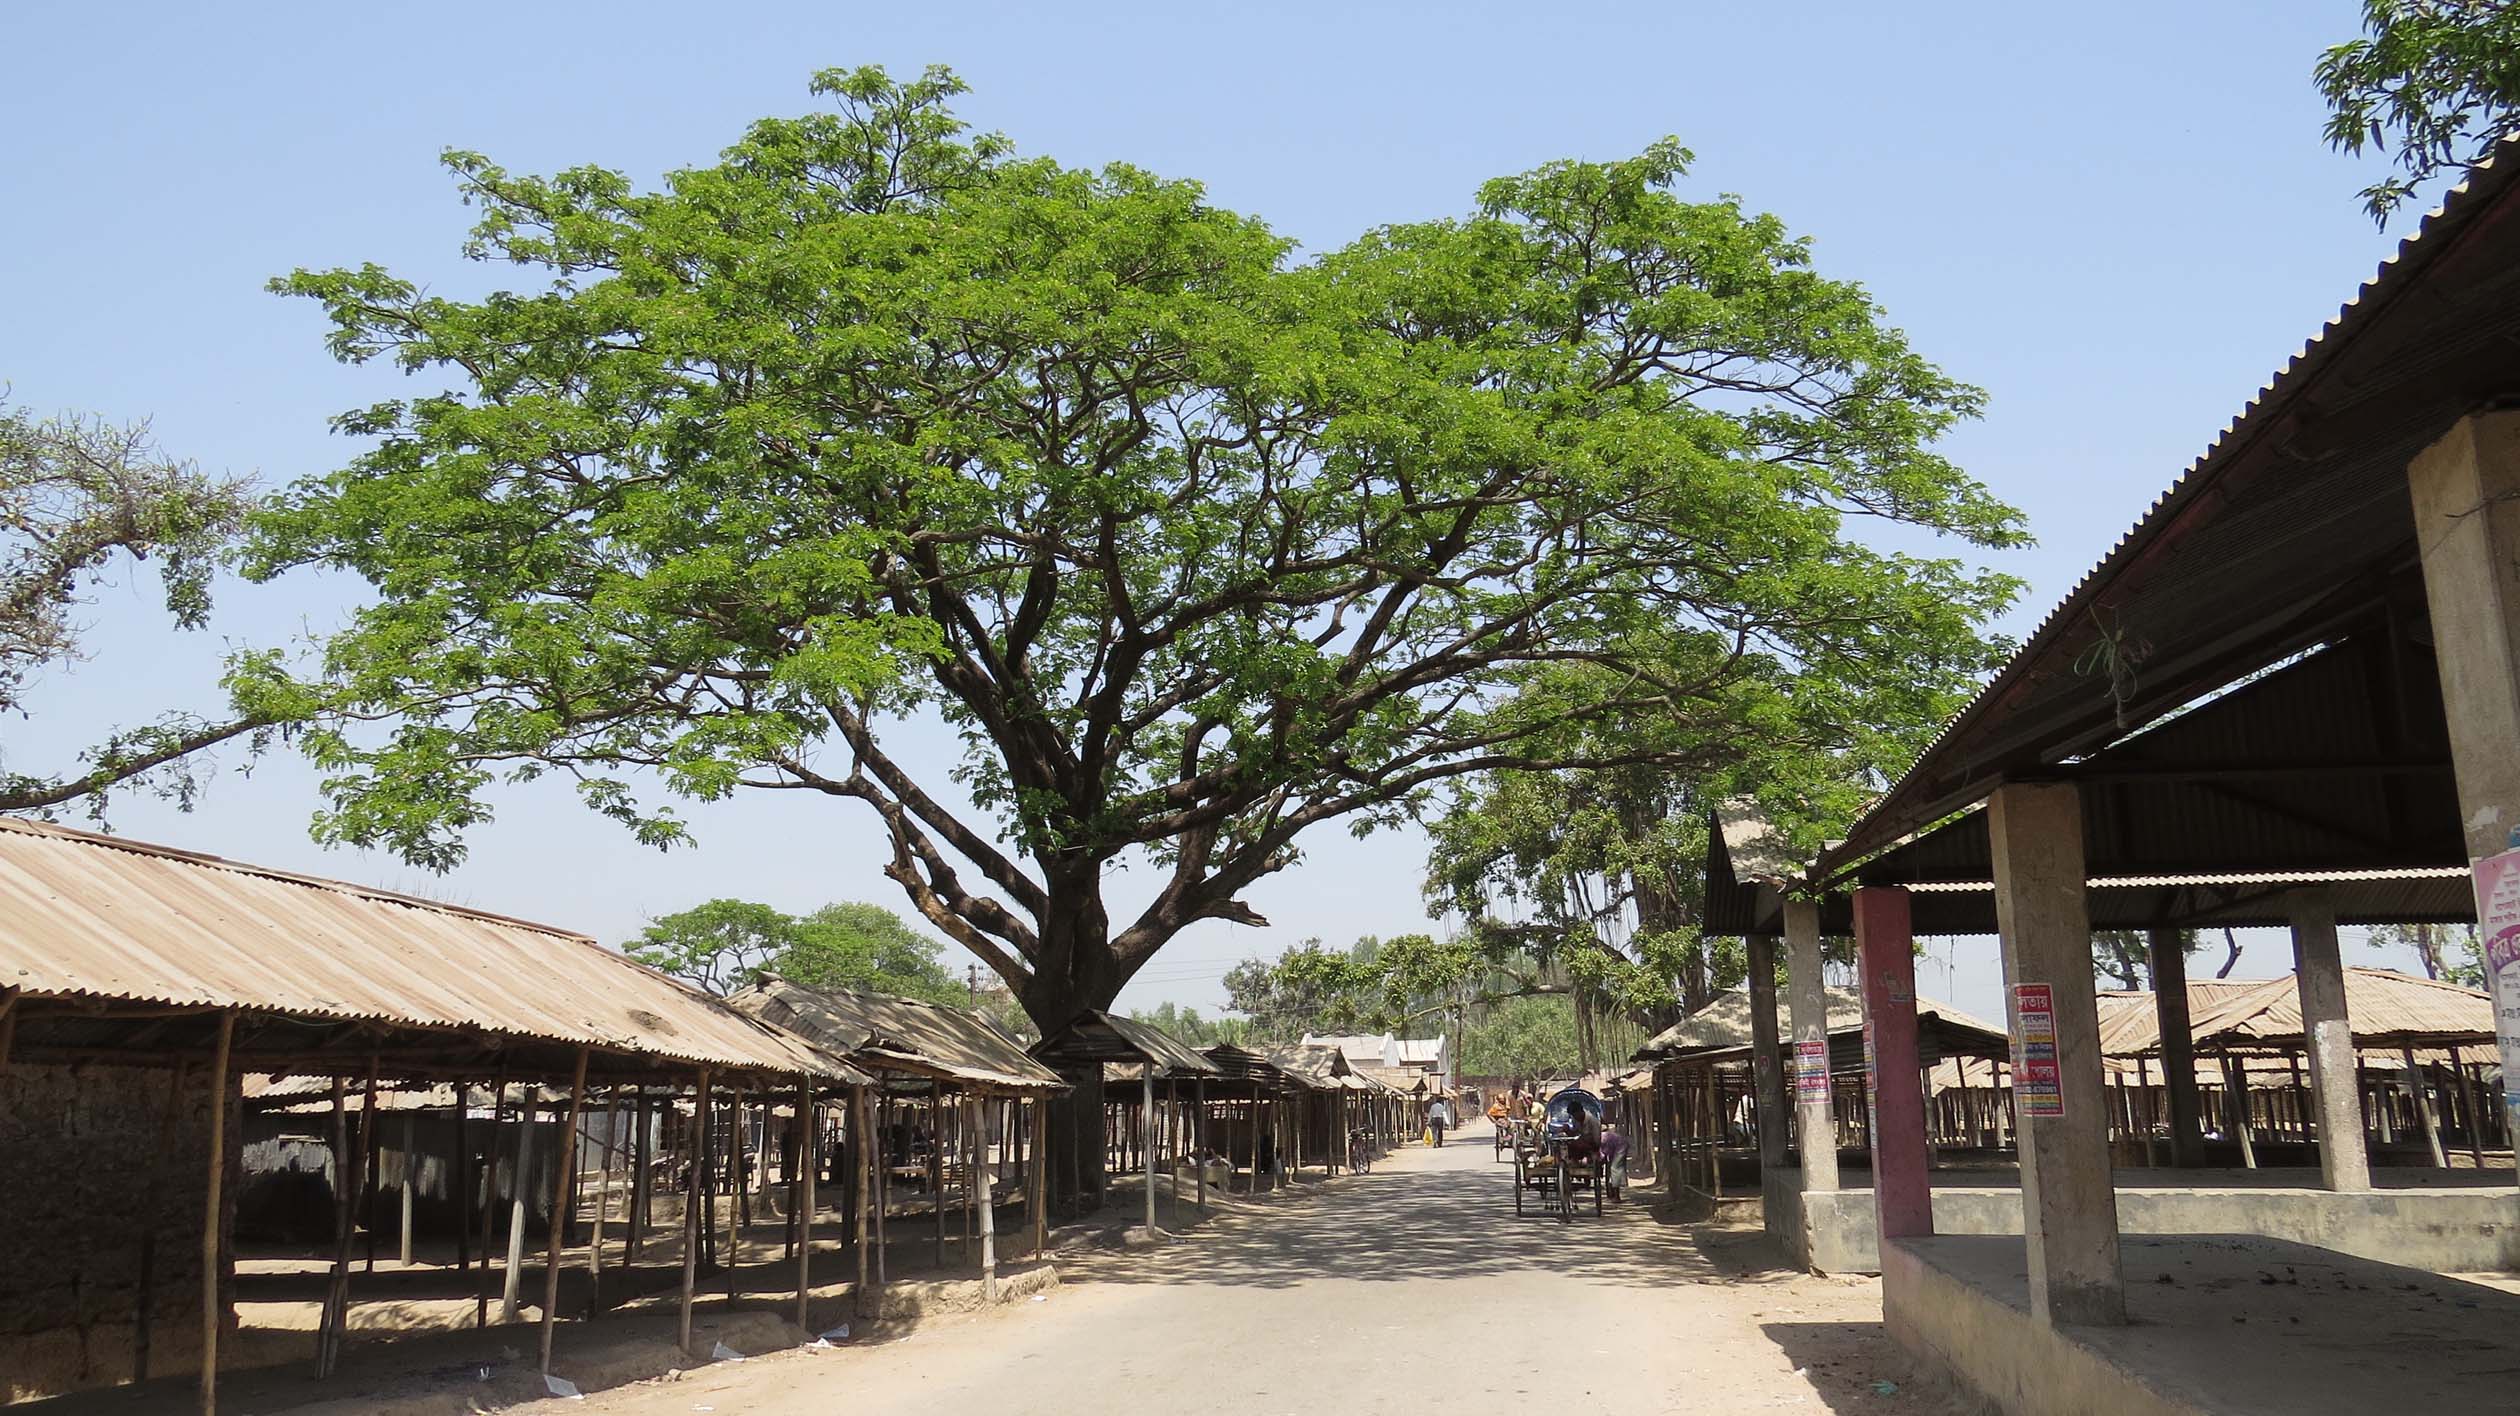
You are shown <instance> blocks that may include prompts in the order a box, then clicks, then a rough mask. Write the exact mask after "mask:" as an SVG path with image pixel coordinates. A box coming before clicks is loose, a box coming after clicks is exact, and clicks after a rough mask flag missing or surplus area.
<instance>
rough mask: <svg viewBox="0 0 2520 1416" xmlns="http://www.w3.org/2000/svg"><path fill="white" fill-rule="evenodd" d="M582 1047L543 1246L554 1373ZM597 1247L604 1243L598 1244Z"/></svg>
mask: <svg viewBox="0 0 2520 1416" xmlns="http://www.w3.org/2000/svg"><path fill="white" fill-rule="evenodd" d="M587 1051H588V1049H587V1048H586V1046H585V1045H584V1044H580V1045H579V1047H578V1055H577V1076H576V1077H575V1078H574V1079H572V1080H571V1081H570V1083H569V1119H568V1120H567V1121H565V1122H563V1123H561V1126H560V1148H559V1149H558V1150H557V1151H554V1152H553V1153H552V1157H551V1224H550V1226H549V1229H550V1236H549V1242H548V1243H547V1244H546V1245H545V1246H544V1249H543V1302H542V1370H543V1375H544V1376H546V1377H547V1376H550V1375H551V1340H552V1336H553V1329H554V1328H555V1327H556V1326H557V1324H558V1323H559V1320H560V1246H561V1245H562V1244H563V1243H565V1242H567V1240H568V1237H569V1215H568V1211H569V1197H570V1196H571V1195H572V1194H573V1193H574V1192H575V1190H576V1188H577V1168H578V1163H577V1159H578V1157H577V1134H578V1120H579V1118H580V1117H582V1116H584V1115H585V1113H586V1054H587ZM597 1247H599V1248H600V1247H602V1246H601V1245H598V1246H597Z"/></svg>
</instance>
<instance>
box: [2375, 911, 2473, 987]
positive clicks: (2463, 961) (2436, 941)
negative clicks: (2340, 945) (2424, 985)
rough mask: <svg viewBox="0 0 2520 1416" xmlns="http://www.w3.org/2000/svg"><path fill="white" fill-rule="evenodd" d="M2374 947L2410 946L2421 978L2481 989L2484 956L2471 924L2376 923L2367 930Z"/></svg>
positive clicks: (2401, 947) (2408, 947) (2405, 947)
mask: <svg viewBox="0 0 2520 1416" xmlns="http://www.w3.org/2000/svg"><path fill="white" fill-rule="evenodd" d="M2371 944H2372V947H2374V948H2377V949H2412V950H2413V951H2415V958H2416V961H2417V962H2418V963H2420V964H2422V965H2423V966H2424V977H2426V978H2435V979H2440V980H2442V981H2443V982H2445V983H2455V984H2459V985H2462V986H2463V987H2467V988H2484V987H2486V986H2487V985H2486V982H2485V959H2484V955H2483V953H2482V952H2481V951H2480V950H2479V949H2478V948H2477V942H2476V926H2475V925H2473V924H2466V925H2458V924H2380V925H2374V926H2372V929H2371Z"/></svg>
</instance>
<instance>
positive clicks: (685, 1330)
mask: <svg viewBox="0 0 2520 1416" xmlns="http://www.w3.org/2000/svg"><path fill="white" fill-rule="evenodd" d="M691 1121H692V1144H691V1153H692V1154H691V1169H690V1172H689V1174H688V1176H687V1178H686V1179H685V1181H684V1185H683V1216H682V1219H683V1224H682V1229H683V1254H682V1261H683V1265H682V1267H683V1271H682V1306H681V1312H680V1320H679V1323H678V1324H677V1326H676V1328H675V1332H676V1339H675V1340H676V1341H677V1342H678V1343H679V1344H680V1345H681V1347H682V1350H683V1351H685V1352H691V1351H692V1346H691V1295H692V1290H693V1289H694V1288H695V1287H696V1286H697V1285H698V1283H699V1280H700V1236H701V1234H702V1233H703V1232H704V1231H706V1230H707V1228H708V1225H707V1224H706V1223H704V1222H703V1221H702V1219H701V1198H702V1196H704V1195H706V1194H707V1193H708V1180H707V1177H706V1176H704V1175H703V1174H702V1173H701V1171H702V1169H703V1168H704V1167H702V1165H701V1164H700V1155H701V1150H702V1147H701V1145H700V1142H699V1138H700V1137H701V1136H703V1135H705V1134H707V1132H708V1129H709V1069H708V1068H706V1067H703V1068H701V1069H700V1080H699V1083H698V1086H697V1089H696V1090H695V1091H694V1092H693V1094H692V1101H691Z"/></svg>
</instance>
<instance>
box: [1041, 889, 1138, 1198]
mask: <svg viewBox="0 0 2520 1416" xmlns="http://www.w3.org/2000/svg"><path fill="white" fill-rule="evenodd" d="M1043 926H1044V927H1043V931H1042V944H1041V957H1040V958H1039V959H1038V960H1037V961H1036V962H1037V967H1036V970H1035V972H1034V974H1033V977H1032V979H1031V981H1030V982H1029V983H1028V984H1027V986H1026V987H1025V988H1024V989H1023V990H1022V991H1021V993H1020V994H1019V995H1018V1000H1019V1001H1020V1002H1022V1004H1023V1005H1024V1012H1025V1013H1026V1014H1027V1015H1028V1016H1030V1017H1031V1018H1032V1020H1033V1025H1034V1026H1035V1027H1037V1028H1039V1029H1040V1030H1041V1035H1042V1036H1043V1037H1045V1038H1047V1037H1051V1036H1054V1035H1056V1034H1057V1033H1058V1031H1059V1030H1060V1029H1061V1028H1063V1027H1065V1026H1067V1024H1068V1023H1069V1022H1071V1021H1073V1020H1074V1019H1075V1018H1077V1017H1078V1016H1079V1015H1081V1014H1083V1013H1085V1012H1087V1011H1088V1010H1093V1009H1108V1008H1109V1007H1111V1005H1112V1003H1113V1002H1114V1001H1115V1000H1117V999H1118V998H1119V996H1120V988H1121V986H1122V985H1123V984H1125V983H1127V982H1128V978H1127V976H1126V975H1125V974H1123V973H1122V972H1121V969H1120V962H1119V959H1118V957H1117V955H1116V953H1115V950H1114V941H1113V940H1112V938H1111V922H1110V917H1109V916H1108V915H1107V914H1105V913H1104V911H1103V905H1102V897H1101V894H1100V885H1099V878H1098V876H1092V875H1089V876H1086V877H1084V878H1082V879H1077V880H1068V881H1061V880H1056V879H1054V880H1053V881H1052V883H1051V909H1050V911H1049V918H1048V919H1046V920H1044V921H1043ZM1059 1074H1060V1075H1061V1076H1062V1077H1064V1078H1065V1079H1066V1080H1067V1083H1068V1092H1067V1094H1066V1095H1065V1096H1062V1097H1060V1098H1058V1099H1057V1100H1055V1101H1053V1102H1052V1103H1051V1105H1050V1127H1049V1131H1050V1135H1049V1142H1050V1152H1049V1161H1050V1164H1049V1171H1050V1185H1049V1189H1050V1198H1051V1207H1052V1211H1053V1212H1054V1213H1063V1214H1071V1215H1073V1214H1082V1213H1085V1212H1088V1211H1090V1210H1093V1209H1095V1208H1097V1207H1099V1206H1100V1205H1101V1204H1102V1198H1103V1192H1104V1191H1105V1190H1106V1189H1107V1188H1108V1184H1107V1180H1106V1176H1105V1174H1104V1165H1103V1086H1102V1068H1101V1067H1100V1066H1088V1067H1076V1068H1070V1067H1064V1066H1063V1067H1061V1068H1060V1069H1059Z"/></svg>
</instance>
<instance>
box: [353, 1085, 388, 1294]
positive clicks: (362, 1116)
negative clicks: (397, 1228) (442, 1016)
mask: <svg viewBox="0 0 2520 1416" xmlns="http://www.w3.org/2000/svg"><path fill="white" fill-rule="evenodd" d="M384 1145H385V1135H384V1133H383V1132H382V1131H379V1130H378V1129H377V1128H376V1058H375V1057H374V1056H370V1057H369V1058H368V1074H367V1101H366V1103H365V1105H363V1106H362V1107H361V1108H360V1111H359V1174H360V1176H361V1181H360V1184H359V1209H358V1215H359V1219H360V1221H361V1222H362V1223H364V1224H365V1225H366V1226H367V1271H368V1272H369V1273H374V1272H376V1190H377V1183H378V1174H377V1172H378V1171H380V1170H382V1169H384V1166H383V1164H382V1163H381V1162H382V1161H383V1160H384V1152H383V1147H384Z"/></svg>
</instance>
